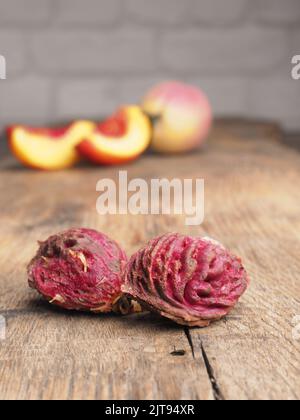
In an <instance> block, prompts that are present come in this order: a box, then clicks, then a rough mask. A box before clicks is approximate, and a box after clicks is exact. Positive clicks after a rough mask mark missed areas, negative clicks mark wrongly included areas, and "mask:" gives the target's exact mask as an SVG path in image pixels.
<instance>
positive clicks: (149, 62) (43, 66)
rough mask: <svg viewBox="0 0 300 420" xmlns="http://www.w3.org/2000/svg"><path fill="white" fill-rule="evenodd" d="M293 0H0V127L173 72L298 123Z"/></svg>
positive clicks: (66, 111) (131, 94)
mask: <svg viewBox="0 0 300 420" xmlns="http://www.w3.org/2000/svg"><path fill="white" fill-rule="evenodd" d="M299 28H300V0H223V1H222V0H185V1H184V0H9V1H8V0H0V54H2V55H4V56H5V57H6V61H7V80H6V81H0V127H1V126H4V125H5V124H9V123H11V122H15V121H20V122H27V123H29V124H30V123H46V122H47V121H53V120H54V121H55V120H57V121H59V120H64V119H70V118H73V117H80V116H82V117H93V118H97V117H98V116H101V115H103V114H106V113H109V112H111V111H112V110H113V109H114V108H115V107H117V106H118V105H119V104H122V103H128V102H136V101H139V99H140V98H141V97H142V96H143V94H144V93H145V91H146V90H147V89H148V88H149V87H151V86H152V85H153V84H155V83H157V82H159V81H161V80H164V79H173V78H180V79H182V80H185V81H188V82H192V83H195V84H196V85H197V86H200V87H202V88H203V90H204V91H205V92H206V93H207V95H208V96H209V98H210V100H211V102H212V104H213V107H214V110H215V114H216V115H221V116H226V115H228V116H232V115H234V116H238V115H240V116H242V117H253V118H268V119H274V120H278V121H279V122H280V123H282V124H283V126H284V127H285V128H287V129H289V130H300V106H299V105H300V104H299V101H300V81H293V80H292V79H291V58H292V56H293V55H295V54H300V30H299Z"/></svg>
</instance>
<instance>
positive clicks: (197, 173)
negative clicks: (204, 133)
mask: <svg viewBox="0 0 300 420" xmlns="http://www.w3.org/2000/svg"><path fill="white" fill-rule="evenodd" d="M0 168H1V169H0V170H1V175H0V189H1V195H0V197H1V198H0V199H1V203H0V212H1V235H0V243H1V245H0V266H1V274H0V314H1V315H2V317H4V318H5V320H6V338H5V339H3V340H0V398H4V399H14V398H17V399H36V398H38V399H48V398H50V399H62V398H64V399H65V398H67V399H78V398H79V399H94V398H97V399H201V400H202V399H203V400H209V399H279V398H281V399H298V398H300V363H299V360H300V337H298V335H300V334H299V333H300V328H298V329H297V328H295V325H296V323H297V322H298V324H299V323H300V319H299V315H300V258H299V255H300V155H299V154H298V152H297V151H294V150H292V149H289V148H287V147H285V146H283V145H281V144H280V132H279V131H278V130H277V129H276V128H274V127H272V126H268V125H264V124H247V123H241V122H231V123H222V124H218V125H217V126H216V128H215V130H214V133H213V135H212V140H211V142H210V145H209V146H208V147H207V148H206V150H205V151H203V152H202V153H197V154H193V155H189V156H182V157H171V158H167V157H161V156H150V155H149V156H145V157H144V158H142V159H141V160H140V161H138V162H136V163H134V164H133V165H131V166H128V167H126V169H128V171H129V177H130V178H136V177H143V178H145V179H146V180H149V179H150V178H157V177H169V178H170V177H174V176H176V177H181V178H191V177H192V178H196V177H199V178H205V183H206V218H205V222H204V224H203V225H202V226H200V227H199V228H195V227H194V228H187V227H186V226H185V224H184V218H183V217H181V216H180V217H178V216H176V217H175V216H171V217H166V216H159V217H158V216H147V217H146V216H130V215H128V216H108V217H100V216H99V215H98V214H97V212H96V210H95V203H96V199H97V192H96V188H95V186H96V182H97V181H98V180H99V179H100V178H103V177H111V178H117V175H118V173H117V169H116V168H113V169H111V168H108V169H107V168H104V169H103V168H94V167H81V168H77V169H74V170H71V171H66V172H57V173H39V172H34V171H30V170H26V169H23V168H21V167H20V166H18V165H17V163H16V162H15V161H14V160H13V159H12V158H5V159H3V160H2V161H1V166H0ZM71 226H85V227H91V228H96V229H99V230H102V231H104V232H106V233H107V234H109V235H111V236H112V237H113V238H115V239H117V240H119V241H120V243H121V244H122V245H123V246H124V247H125V248H126V250H127V251H128V254H130V253H132V252H133V251H135V250H137V249H138V248H139V247H140V246H141V245H142V244H143V243H144V242H145V241H147V240H148V239H150V238H152V237H153V236H155V235H158V234H162V233H164V232H168V231H180V232H183V233H191V234H193V235H197V234H199V235H209V236H212V237H214V238H217V239H219V240H220V241H222V242H224V243H225V244H226V245H227V246H228V247H230V248H231V249H232V250H233V251H234V252H236V253H237V254H239V255H241V257H242V258H243V260H244V262H245V265H246V267H247V268H248V271H249V273H250V275H251V278H252V284H251V287H250V289H249V291H248V292H247V294H246V295H245V296H244V297H243V298H242V300H241V302H240V303H239V304H238V306H237V307H236V309H235V310H234V311H233V312H232V313H231V315H230V316H228V317H227V318H226V319H224V320H223V321H221V322H217V323H215V324H213V325H212V326H211V327H209V328H206V329H197V328H196V329H188V328H183V327H180V326H177V325H175V324H172V323H171V322H169V321H166V320H163V319H160V318H159V317H157V316H154V315H151V314H148V313H144V314H140V315H132V316H129V317H124V318H122V317H117V316H114V315H106V316H99V315H98V316H96V315H88V314H79V313H68V312H64V311H62V310H58V309H55V308H53V307H51V306H50V305H48V304H47V303H44V302H43V301H42V300H41V299H40V298H39V297H38V295H37V294H36V293H35V292H34V291H31V290H30V289H29V288H28V287H27V282H26V264H27V262H28V261H29V260H30V258H31V257H32V255H33V254H34V252H35V250H36V247H37V245H36V241H37V240H38V239H42V238H46V237H47V236H48V235H50V234H52V233H54V232H56V231H59V230H62V229H65V228H68V227H71ZM297 315H298V320H297V319H296V318H295V316H297ZM2 323H3V318H2ZM297 333H298V334H297ZM2 335H3V331H2ZM2 338H4V337H2ZM297 338H298V340H297ZM174 350H183V351H180V352H179V353H178V354H180V355H177V356H176V355H174V354H177V353H176V352H175V353H174Z"/></svg>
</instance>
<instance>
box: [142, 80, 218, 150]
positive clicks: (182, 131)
mask: <svg viewBox="0 0 300 420" xmlns="http://www.w3.org/2000/svg"><path fill="white" fill-rule="evenodd" d="M142 108H143V110H144V111H145V112H146V113H147V114H148V115H149V116H150V117H151V118H152V119H153V121H154V124H153V139H152V148H153V149H154V150H156V151H158V152H163V153H182V152H188V151H191V150H194V149H196V148H198V147H199V146H201V145H202V144H203V143H204V142H205V141H206V139H207V137H208V134H209V131H210V128H211V125H212V109H211V106H210V103H209V101H208V99H207V97H206V96H205V94H204V93H203V92H202V91H201V90H200V89H198V88H196V87H194V86H190V85H187V84H184V83H180V82H165V83H162V84H159V85H157V86H156V87H154V88H153V89H151V90H150V91H149V92H148V94H147V95H146V97H145V98H144V100H143V103H142Z"/></svg>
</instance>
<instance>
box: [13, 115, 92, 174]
mask: <svg viewBox="0 0 300 420" xmlns="http://www.w3.org/2000/svg"><path fill="white" fill-rule="evenodd" d="M94 128H95V124H94V123H92V122H90V121H76V122H74V123H72V124H70V125H69V126H68V127H64V128H55V129H48V128H30V127H25V126H21V125H20V126H13V127H9V128H8V130H7V134H8V141H9V145H10V149H11V151H12V152H13V154H14V155H15V157H16V158H17V159H18V160H19V161H20V162H21V163H23V164H24V165H25V166H28V167H30V168H34V169H41V170H61V169H66V168H69V167H71V166H73V165H74V164H75V163H77V161H78V160H79V159H80V155H79V153H78V151H77V150H76V146H77V145H78V144H79V143H80V142H81V141H82V139H84V138H86V137H88V136H89V135H90V133H91V132H92V131H93V130H94Z"/></svg>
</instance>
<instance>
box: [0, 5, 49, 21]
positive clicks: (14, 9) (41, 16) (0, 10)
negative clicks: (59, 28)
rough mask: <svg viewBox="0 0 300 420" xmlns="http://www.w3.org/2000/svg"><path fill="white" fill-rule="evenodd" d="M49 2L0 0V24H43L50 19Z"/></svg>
mask: <svg viewBox="0 0 300 420" xmlns="http://www.w3.org/2000/svg"><path fill="white" fill-rule="evenodd" d="M50 15H51V2H50V1H49V0H1V1H0V23H1V24H5V23H17V24H20V23H22V24H34V23H38V24H41V23H44V22H45V21H47V20H48V19H49V18H50Z"/></svg>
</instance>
